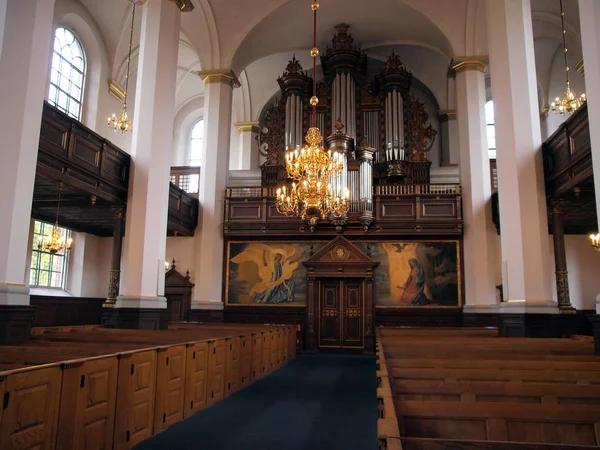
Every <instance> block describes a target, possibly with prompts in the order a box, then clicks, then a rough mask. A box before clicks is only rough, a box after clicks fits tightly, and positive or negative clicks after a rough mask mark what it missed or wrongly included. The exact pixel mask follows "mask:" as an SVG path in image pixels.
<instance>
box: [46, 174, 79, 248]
mask: <svg viewBox="0 0 600 450" xmlns="http://www.w3.org/2000/svg"><path fill="white" fill-rule="evenodd" d="M58 189H59V190H58V204H57V206H56V221H55V222H54V229H53V230H52V235H51V236H46V237H45V238H40V242H39V244H38V250H40V251H42V252H47V253H52V254H54V253H59V252H62V251H63V250H70V249H71V246H72V245H73V239H71V238H68V239H66V238H65V236H63V235H62V234H61V232H60V231H59V227H58V213H59V211H60V194H61V192H62V184H61V185H59V188H58Z"/></svg>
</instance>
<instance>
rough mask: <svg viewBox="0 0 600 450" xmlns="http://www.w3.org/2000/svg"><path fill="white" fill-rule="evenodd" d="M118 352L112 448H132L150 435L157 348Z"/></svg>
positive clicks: (152, 422)
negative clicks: (115, 411) (115, 409)
mask: <svg viewBox="0 0 600 450" xmlns="http://www.w3.org/2000/svg"><path fill="white" fill-rule="evenodd" d="M119 356H120V360H119V377H118V385H117V413H116V416H115V438H114V449H115V450H120V449H129V448H133V447H134V446H135V445H136V444H138V443H139V442H141V441H143V440H144V439H148V438H149V437H150V436H152V434H153V426H154V401H155V391H156V361H157V351H156V349H151V350H140V351H135V352H128V353H122V354H121V355H119Z"/></svg>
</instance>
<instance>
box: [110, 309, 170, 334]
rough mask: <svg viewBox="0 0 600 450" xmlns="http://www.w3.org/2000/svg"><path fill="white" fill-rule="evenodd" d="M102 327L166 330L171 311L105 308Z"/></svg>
mask: <svg viewBox="0 0 600 450" xmlns="http://www.w3.org/2000/svg"><path fill="white" fill-rule="evenodd" d="M102 325H105V326H107V327H110V328H126V329H133V330H166V329H167V328H168V327H169V311H168V310H167V309H166V308H165V309H156V308H104V310H103V311H102Z"/></svg>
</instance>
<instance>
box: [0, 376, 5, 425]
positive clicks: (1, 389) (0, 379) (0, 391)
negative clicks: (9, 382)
mask: <svg viewBox="0 0 600 450" xmlns="http://www.w3.org/2000/svg"><path fill="white" fill-rule="evenodd" d="M6 378H7V375H6V374H0V398H1V399H4V394H5V393H6ZM3 412H4V408H0V437H2V430H3V428H2V414H3Z"/></svg>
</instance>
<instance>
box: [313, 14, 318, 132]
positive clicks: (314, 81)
mask: <svg viewBox="0 0 600 450" xmlns="http://www.w3.org/2000/svg"><path fill="white" fill-rule="evenodd" d="M317 11H318V8H315V9H314V10H313V17H314V20H313V48H317ZM313 95H314V96H316V95H317V55H316V54H315V56H313ZM312 126H313V127H316V126H317V105H316V103H315V104H314V105H313V107H312Z"/></svg>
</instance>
